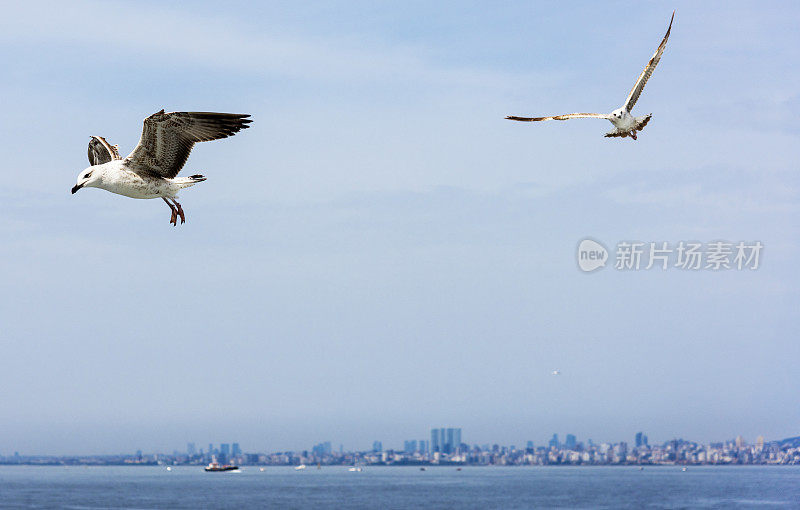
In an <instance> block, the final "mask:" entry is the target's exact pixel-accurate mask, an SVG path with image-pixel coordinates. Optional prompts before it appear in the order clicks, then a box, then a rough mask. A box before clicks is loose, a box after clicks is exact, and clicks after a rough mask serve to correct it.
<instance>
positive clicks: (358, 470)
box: [347, 466, 364, 473]
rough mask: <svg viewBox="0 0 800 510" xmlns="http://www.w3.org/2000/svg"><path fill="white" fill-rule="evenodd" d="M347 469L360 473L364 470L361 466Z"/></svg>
mask: <svg viewBox="0 0 800 510" xmlns="http://www.w3.org/2000/svg"><path fill="white" fill-rule="evenodd" d="M347 470H348V471H350V472H351V473H360V472H362V471H364V469H363V468H362V467H361V466H353V467H351V468H348V469H347Z"/></svg>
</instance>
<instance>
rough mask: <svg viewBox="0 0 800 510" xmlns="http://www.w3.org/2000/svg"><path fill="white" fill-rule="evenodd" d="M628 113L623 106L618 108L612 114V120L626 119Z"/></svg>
mask: <svg viewBox="0 0 800 510" xmlns="http://www.w3.org/2000/svg"><path fill="white" fill-rule="evenodd" d="M626 113H627V110H625V107H624V106H623V107H622V108H617V109H616V110H614V111H613V112H611V118H612V119H613V120H620V119H622V118H623V117H625V114H626Z"/></svg>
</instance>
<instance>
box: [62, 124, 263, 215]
mask: <svg viewBox="0 0 800 510" xmlns="http://www.w3.org/2000/svg"><path fill="white" fill-rule="evenodd" d="M248 117H250V115H245V114H239V113H214V112H171V113H164V110H161V111H160V112H156V113H154V114H153V115H151V116H149V117H147V118H146V119H144V129H143V130H142V138H141V139H140V140H139V145H137V146H136V148H135V149H133V152H131V153H130V154H129V155H128V157H127V158H125V159H122V158H120V157H119V150H118V148H117V146H116V145H111V144H109V143H108V142H107V141H106V139H105V138H103V137H102V136H93V137H91V140H90V141H89V163H90V164H91V166H90V167H89V168H87V169H86V170H84V171H82V172H81V173H80V174H78V182H77V184H75V186H74V187H73V188H72V193H73V194H74V193H76V192H77V191H78V190H79V189H81V188H86V187H92V188H100V189H104V190H106V191H110V192H112V193H117V194H120V195H125V196H126V197H131V198H161V199H162V200H164V202H166V203H167V205H168V206H169V208H170V211H171V212H172V215H171V217H170V220H169V222H170V223H171V224H172V225H173V226H174V225H177V224H178V217H179V216H180V218H181V223H184V222H185V221H186V216H185V215H184V213H183V208H182V207H181V204H179V203H178V201H177V198H178V191H180V190H181V189H183V188H188V187H189V186H194V185H195V184H197V183H198V182H203V181H205V180H206V178H205V177H203V176H202V175H192V176H190V177H177V175H178V172H180V171H181V168H183V165H184V164H185V163H186V159H187V158H188V157H189V153H190V152H191V151H192V147H194V144H195V143H197V142H207V141H210V140H218V139H220V138H227V137H229V136H232V135H234V134H236V133H238V132H239V131H240V130H242V129H247V128H248V127H250V126H248V124H249V123H250V122H252V121H251V120H250V119H249V118H248Z"/></svg>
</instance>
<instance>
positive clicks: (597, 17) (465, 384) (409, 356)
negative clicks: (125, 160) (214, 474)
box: [0, 2, 800, 454]
mask: <svg viewBox="0 0 800 510" xmlns="http://www.w3.org/2000/svg"><path fill="white" fill-rule="evenodd" d="M673 9H676V10H677V13H676V16H675V25H674V27H673V31H672V36H671V38H670V41H669V44H668V46H667V50H666V52H665V54H664V57H663V59H662V61H661V64H660V65H659V67H658V69H657V70H656V72H655V74H654V75H653V77H652V79H651V80H650V82H649V83H648V85H647V88H646V89H645V92H644V94H643V95H642V97H641V98H640V100H639V102H638V104H637V106H636V109H635V110H634V113H637V114H639V115H642V114H645V113H650V112H652V113H653V114H654V115H653V119H652V120H651V122H650V124H649V125H648V126H647V128H646V129H645V130H644V131H643V132H642V133H641V136H640V138H639V140H638V141H637V142H632V141H631V140H629V139H625V140H619V139H612V140H609V139H605V138H603V136H602V134H603V133H605V131H607V130H608V129H609V128H610V127H611V125H610V124H608V123H607V122H605V121H601V120H593V119H587V120H580V121H570V122H564V123H546V124H541V125H539V124H530V125H529V124H521V123H513V122H508V121H505V120H503V117H504V116H505V115H510V114H516V115H539V114H557V113H568V112H573V111H600V112H609V111H611V110H612V109H614V108H616V107H618V106H619V105H620V104H621V103H622V102H623V101H624V99H625V96H626V95H627V92H628V90H629V89H630V87H631V86H632V85H633V82H634V80H635V78H636V76H637V75H638V73H639V72H640V70H641V68H642V67H643V66H644V64H645V63H646V62H647V59H648V58H649V57H650V56H651V55H652V52H653V51H654V50H655V48H656V46H657V45H658V43H659V41H660V40H661V37H662V36H663V34H664V31H665V29H666V26H667V23H668V20H669V15H670V13H671V11H672V10H673ZM799 14H800V10H798V8H797V6H796V5H795V4H793V3H790V2H784V3H779V2H776V3H771V4H770V6H769V8H766V7H764V6H763V5H761V4H759V3H756V2H726V3H705V2H704V3H695V2H674V3H666V2H647V3H644V2H605V3H595V2H575V3H568V2H541V3H533V2H525V3H523V2H520V3H502V4H495V3H491V4H490V3H488V2H486V3H483V2H458V3H447V2H439V3H435V4H434V5H431V4H430V3H429V2H402V3H396V4H390V3H376V2H360V3H359V2H348V3H339V4H336V3H330V2H316V3H315V2H309V3H304V4H303V5H302V6H298V5H297V4H296V3H294V2H285V3H265V4H261V5H259V6H253V5H251V4H250V3H238V4H237V3H232V4H226V5H225V7H224V8H221V7H220V5H219V3H217V2H207V3H198V4H195V5H194V6H193V7H192V8H190V9H187V8H185V7H183V6H181V5H180V4H177V3H176V4H166V5H165V4H163V3H161V2H136V3H133V2H131V3H118V4H114V3H110V4H109V3H92V2H71V3H69V4H63V3H38V2H27V3H25V4H24V5H13V6H12V5H9V6H6V8H5V11H4V16H3V18H2V19H0V56H1V57H2V61H3V62H4V68H5V70H4V73H2V75H0V96H1V97H3V98H4V101H3V121H2V123H0V130H2V132H0V135H2V140H3V141H1V142H0V154H2V161H3V180H4V186H3V187H2V189H0V240H2V243H0V262H2V263H1V264H0V283H1V284H2V286H3V292H2V293H0V323H2V331H3V332H2V336H0V352H2V359H3V375H4V377H3V379H4V384H3V385H2V387H0V396H2V401H3V402H4V405H3V406H2V409H0V424H2V425H0V454H7V453H9V452H13V451H14V450H18V451H20V452H21V453H31V454H34V453H104V452H127V451H133V450H135V449H138V448H141V449H143V450H145V451H156V450H162V451H171V450H172V449H174V448H182V447H183V445H184V443H185V442H186V441H195V442H197V443H198V444H203V445H204V444H206V443H208V442H214V443H218V442H224V441H238V442H240V443H241V444H242V446H243V448H244V449H245V450H247V451H253V450H260V451H275V450H284V449H301V448H307V447H310V446H311V445H312V444H313V443H316V442H319V441H325V440H330V441H332V442H333V443H334V444H336V445H338V444H339V443H342V444H344V446H345V448H367V447H369V446H370V445H371V442H372V441H373V440H375V439H377V440H382V441H383V442H384V445H385V446H386V447H399V446H401V445H402V441H403V440H404V439H411V438H414V439H420V438H424V437H426V436H427V435H428V432H429V430H430V428H431V427H438V426H461V427H462V428H463V431H464V432H463V434H464V436H463V437H464V440H465V441H467V442H469V443H471V444H472V443H486V442H500V443H505V444H517V445H521V444H524V442H525V441H527V440H533V441H534V443H537V444H541V443H543V442H544V441H545V440H546V439H547V438H548V437H549V436H550V435H551V434H552V433H554V432H559V433H560V434H562V435H563V434H565V433H574V434H576V435H577V436H578V438H579V440H585V439H588V438H592V439H594V440H595V441H620V440H628V441H630V440H632V438H633V435H634V433H635V432H636V431H638V430H644V431H645V432H646V433H647V434H648V435H649V436H650V438H651V442H658V441H664V440H667V439H671V438H673V437H684V438H687V439H696V440H701V441H708V440H720V439H725V438H730V437H734V436H736V435H737V434H742V435H744V436H745V438H746V439H751V440H754V439H755V437H756V436H757V435H764V436H765V437H766V438H767V439H773V438H781V437H786V436H792V435H797V434H798V433H800V431H798V426H797V424H798V420H799V419H800V411H799V410H798V408H797V406H796V405H795V403H796V401H797V391H796V388H797V387H798V385H800V373H799V372H798V371H797V369H796V361H795V360H796V359H797V356H798V354H800V349H798V347H797V342H796V334H797V330H798V326H799V325H800V321H798V308H797V302H798V298H800V295H798V291H797V286H796V282H797V277H798V270H797V260H798V258H799V257H800V250H798V241H800V239H798V232H799V230H798V227H800V224H799V223H800V222H799V221H798V218H800V215H799V214H798V213H800V196H799V191H800V178H798V171H797V161H798V149H797V147H798V146H800V145H798V143H797V139H798V129H797V126H796V118H797V113H798V106H800V99H799V98H800V95H799V94H798V90H799V88H798V86H799V85H800V72H798V71H797V69H796V68H795V66H793V65H791V62H794V61H796V60H797V59H798V56H800V55H798V48H799V47H800V44H798V43H800V40H799V39H800V36H799V35H798V32H797V30H796V25H797V20H798V15H799ZM162 107H163V108H166V109H167V110H168V111H170V110H207V111H230V112H246V113H250V114H252V115H253V118H254V119H255V121H254V123H253V125H252V129H249V130H247V131H246V132H242V133H240V134H239V135H237V136H236V137H233V138H231V139H228V140H224V141H219V142H213V143H205V144H200V145H198V146H197V147H196V148H195V150H194V151H193V153H192V156H191V158H190V159H189V162H188V164H187V167H186V172H188V173H203V174H205V175H206V176H207V177H208V178H209V179H208V181H207V182H204V183H202V184H200V185H198V186H195V187H193V188H192V189H190V190H186V191H185V192H184V193H183V194H182V195H181V198H182V200H181V203H182V204H183V206H184V209H185V210H186V214H187V219H188V221H187V223H186V224H185V225H183V226H180V227H178V228H172V227H171V226H170V225H169V224H168V223H167V220H168V212H169V211H168V209H167V207H166V206H165V205H164V204H163V203H162V202H161V201H156V200H152V201H142V200H131V199H128V198H125V197H120V196H117V195H113V194H110V193H106V192H103V191H100V190H95V189H89V190H83V191H81V192H80V193H78V194H76V195H74V196H72V195H70V194H69V189H70V188H71V187H72V186H73V185H74V183H75V178H76V176H77V174H78V172H79V171H80V170H82V169H83V168H85V167H86V166H87V165H88V163H87V161H86V143H87V142H88V138H89V136H90V135H95V134H97V135H103V136H105V137H107V138H108V139H109V140H110V141H111V142H112V143H116V144H119V145H120V148H121V152H123V153H124V154H127V153H128V152H129V151H130V150H132V149H133V147H134V146H135V144H136V143H137V141H138V138H139V135H140V132H141V121H142V119H143V118H144V117H146V116H147V115H149V114H151V113H153V112H155V111H157V110H159V109H160V108H162ZM188 173H187V175H188ZM587 236H590V237H592V238H595V239H598V240H601V241H603V242H604V243H606V245H607V246H610V247H613V246H614V245H615V244H616V243H617V242H618V241H621V240H640V241H645V242H647V241H668V242H670V243H676V242H678V241H681V240H699V241H703V242H710V241H714V240H717V239H724V240H730V241H740V240H744V241H755V240H759V241H761V242H762V243H763V244H764V246H765V248H764V253H763V258H762V266H761V268H759V269H758V270H757V271H750V272H739V271H730V272H723V273H713V272H710V271H700V272H693V273H691V272H680V271H677V270H668V271H665V272H657V271H649V272H645V271H638V272H627V273H625V272H620V271H615V270H613V269H610V268H607V269H604V270H602V271H600V272H597V273H593V274H588V275H587V274H583V273H581V272H580V271H578V269H577V267H576V263H575V248H576V246H577V244H578V242H579V241H580V240H581V239H583V238H584V237H587ZM553 369H560V370H561V371H562V375H561V376H559V377H553V376H551V375H550V372H551V371H552V370H553Z"/></svg>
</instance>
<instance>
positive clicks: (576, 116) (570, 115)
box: [506, 113, 608, 122]
mask: <svg viewBox="0 0 800 510" xmlns="http://www.w3.org/2000/svg"><path fill="white" fill-rule="evenodd" d="M569 119H608V115H605V114H602V113H568V114H566V115H552V116H550V117H515V116H513V115H512V116H509V117H506V120H519V121H523V122H539V121H542V120H569Z"/></svg>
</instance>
